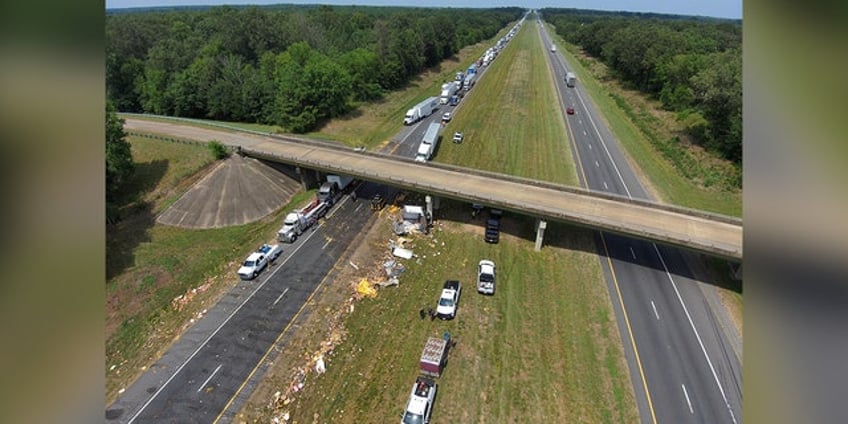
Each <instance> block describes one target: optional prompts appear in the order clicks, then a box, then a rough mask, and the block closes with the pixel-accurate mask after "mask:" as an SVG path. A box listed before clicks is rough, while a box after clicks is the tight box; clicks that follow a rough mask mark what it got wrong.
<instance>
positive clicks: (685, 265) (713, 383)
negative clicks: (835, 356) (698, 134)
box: [540, 29, 742, 423]
mask: <svg viewBox="0 0 848 424" xmlns="http://www.w3.org/2000/svg"><path fill="white" fill-rule="evenodd" d="M540 36H541V37H542V41H543V45H544V46H546V49H547V50H546V51H547V54H548V57H549V64H550V66H551V69H552V71H553V73H554V78H555V80H556V82H557V90H558V92H559V97H560V100H561V103H562V104H561V107H562V109H563V116H565V119H566V122H567V126H568V129H569V132H570V134H569V136H570V138H571V139H572V140H573V143H572V146H571V148H572V153H573V156H574V157H575V160H576V161H577V162H578V170H579V178H580V182H581V184H582V185H583V186H584V187H587V188H589V189H591V190H596V191H603V192H610V193H616V194H620V195H626V196H628V197H632V198H639V199H650V196H649V195H648V193H647V192H646V191H645V190H644V188H643V187H642V186H641V184H640V183H639V180H638V178H637V177H636V175H635V173H634V172H633V170H632V169H631V167H630V166H629V164H628V162H627V160H626V159H625V156H624V155H623V154H622V152H621V150H620V148H619V146H618V143H617V141H616V140H615V138H614V137H613V136H612V134H611V133H610V132H609V130H608V129H607V128H606V126H605V125H604V121H603V120H602V119H601V117H600V115H599V114H598V112H597V110H596V109H595V107H594V105H593V104H592V103H591V101H590V100H589V97H588V96H587V94H586V93H585V92H584V91H583V89H582V88H581V85H580V81H579V80H578V81H577V84H576V87H574V88H568V87H566V85H565V73H566V70H568V69H569V68H568V65H567V63H566V62H565V60H564V58H563V57H562V55H561V54H560V53H559V52H557V53H551V52H550V50H549V49H550V45H551V41H550V37H549V36H548V35H547V33H546V32H545V31H544V29H542V30H541V31H540ZM566 107H573V108H574V109H575V113H574V114H573V115H567V114H565V113H564V112H565V108H566ZM598 245H599V246H600V247H601V251H600V252H599V253H600V256H601V257H600V259H601V263H602V266H603V268H604V273H605V275H606V280H607V285H608V289H609V293H610V298H611V299H612V301H613V308H614V310H615V312H616V317H617V320H618V326H619V329H620V333H621V338H622V341H623V342H624V347H625V356H626V357H627V360H628V365H629V369H630V376H631V380H632V382H633V386H634V390H635V393H636V400H637V404H638V406H639V413H640V417H641V420H642V422H643V423H740V422H742V377H741V361H740V357H739V355H740V354H741V352H738V351H736V350H734V349H733V344H732V343H731V342H732V340H729V339H730V338H732V337H733V336H734V335H733V334H732V333H731V331H730V330H731V329H729V328H727V326H726V325H722V323H721V322H720V319H718V318H717V317H716V314H721V313H724V312H723V311H714V310H713V307H714V306H715V305H710V303H709V302H707V300H706V297H705V293H704V291H708V290H714V288H713V287H707V286H704V285H703V283H700V282H698V281H696V279H695V277H694V276H693V272H692V270H691V269H690V267H689V264H691V263H694V262H695V261H697V260H698V259H697V258H695V255H694V254H692V253H690V252H687V251H682V250H680V249H675V248H672V247H668V246H659V245H656V244H654V243H651V242H647V241H642V240H637V239H632V238H627V237H622V236H617V235H613V234H609V233H598ZM711 306H712V307H711ZM719 318H720V317H719Z"/></svg>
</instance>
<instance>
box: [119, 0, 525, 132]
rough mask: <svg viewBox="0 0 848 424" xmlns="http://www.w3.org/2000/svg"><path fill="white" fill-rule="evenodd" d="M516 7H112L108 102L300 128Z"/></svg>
mask: <svg viewBox="0 0 848 424" xmlns="http://www.w3.org/2000/svg"><path fill="white" fill-rule="evenodd" d="M522 12H523V11H522V9H519V8H498V9H409V8H389V7H356V6H353V7H330V6H318V7H316V6H282V7H280V6H277V7H231V6H222V7H213V8H208V9H204V10H196V9H191V10H176V11H173V10H169V11H143V12H134V13H109V14H107V16H106V91H107V98H108V99H109V100H110V101H111V102H112V103H113V104H114V105H115V108H116V109H117V110H120V111H122V112H146V113H155V114H162V115H173V116H182V117H191V118H209V119H216V120H227V121H238V122H256V123H262V124H269V125H279V126H281V127H283V128H285V129H287V130H289V131H292V132H306V131H309V130H311V129H314V128H315V127H316V125H317V124H319V123H320V122H321V121H322V120H325V119H328V118H332V117H335V116H339V115H342V114H344V113H346V112H348V111H349V110H350V109H351V107H352V106H353V105H355V104H356V103H357V102H367V101H373V100H375V99H379V98H380V97H381V96H382V95H383V94H384V93H386V92H387V91H390V90H394V89H398V88H400V87H402V86H403V85H404V84H406V83H407V82H408V81H409V80H410V79H411V78H412V77H413V76H415V75H417V74H419V73H420V72H422V71H423V70H424V69H426V68H428V67H431V66H434V65H436V64H438V63H439V62H441V61H442V60H444V59H446V58H449V57H451V56H452V55H454V54H455V53H456V52H457V51H459V49H461V48H462V47H464V46H467V45H471V44H474V43H477V42H480V41H482V40H485V39H487V38H491V37H493V36H494V35H495V34H497V32H498V31H499V30H500V29H502V28H503V27H505V26H506V25H507V24H508V23H509V22H510V21H513V20H516V19H518V18H520V16H521V14H522Z"/></svg>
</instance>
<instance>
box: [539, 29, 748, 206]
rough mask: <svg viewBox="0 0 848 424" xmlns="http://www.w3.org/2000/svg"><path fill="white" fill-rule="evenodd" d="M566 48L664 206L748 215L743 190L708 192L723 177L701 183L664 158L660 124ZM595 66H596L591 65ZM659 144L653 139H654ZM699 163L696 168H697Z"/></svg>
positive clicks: (706, 177)
mask: <svg viewBox="0 0 848 424" xmlns="http://www.w3.org/2000/svg"><path fill="white" fill-rule="evenodd" d="M548 33H549V34H555V31H554V29H553V27H551V26H550V25H548ZM554 38H555V39H556V40H557V44H558V45H559V46H560V49H559V50H560V51H561V52H562V54H563V55H564V56H565V57H566V59H568V63H569V65H570V66H571V67H572V68H573V71H574V72H575V73H576V74H577V81H578V84H580V85H582V87H583V88H584V89H585V90H586V91H587V92H588V93H589V95H590V97H591V101H592V102H593V103H594V104H595V106H597V108H598V109H599V111H600V112H601V115H602V116H603V119H604V121H605V122H606V124H607V126H608V127H609V128H610V131H612V133H613V134H614V135H615V137H616V139H617V140H618V141H619V143H621V145H622V147H623V148H624V149H625V150H626V152H627V154H628V156H629V158H630V159H631V163H634V162H635V165H636V166H637V167H638V169H639V170H640V171H641V173H642V174H643V175H645V176H646V177H647V179H648V181H647V182H648V184H649V185H650V186H651V187H653V188H654V191H655V192H656V193H657V195H659V197H660V199H659V200H660V201H663V202H667V203H671V204H676V205H680V206H686V207H690V208H694V209H700V210H706V211H713V212H718V213H722V214H726V215H731V216H741V214H742V193H741V190H721V189H717V188H715V187H706V186H705V184H704V183H706V185H710V181H715V180H717V179H721V178H723V177H722V176H718V175H712V174H711V173H712V172H714V171H711V170H710V169H709V167H706V168H705V169H706V170H705V171H703V172H702V173H701V175H700V176H699V177H698V179H697V181H696V180H693V179H689V178H686V177H684V176H683V175H682V173H681V171H680V170H678V169H677V168H675V165H674V164H673V163H672V162H671V161H670V160H668V159H667V158H665V157H663V153H662V152H660V151H659V150H658V148H657V147H656V146H655V144H659V143H658V140H659V138H661V137H663V136H661V135H658V134H656V133H654V130H653V129H652V128H651V127H652V125H654V124H655V123H652V122H650V121H651V120H652V118H653V117H650V118H649V117H648V115H649V114H646V113H642V112H639V111H634V110H633V108H631V107H629V106H628V105H627V102H626V101H624V99H623V98H622V96H623V94H622V93H621V90H620V89H617V88H614V87H613V86H612V84H611V83H610V82H608V81H599V80H598V79H599V75H598V73H597V71H592V70H591V69H590V67H592V66H594V68H595V69H596V68H598V66H597V63H595V62H594V60H593V59H583V58H582V56H581V57H580V59H578V56H580V55H581V54H580V50H579V48H578V47H577V46H574V45H572V44H569V43H565V42H562V41H561V40H560V39H559V37H556V36H555V37H554ZM590 61H591V62H590ZM652 137H653V138H654V139H655V140H653V142H652V140H651V138H652ZM697 165H698V164H697V163H695V164H694V165H693V166H697Z"/></svg>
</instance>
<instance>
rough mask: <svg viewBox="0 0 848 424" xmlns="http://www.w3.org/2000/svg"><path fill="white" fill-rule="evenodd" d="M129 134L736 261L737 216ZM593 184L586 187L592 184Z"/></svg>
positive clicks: (290, 144)
mask: <svg viewBox="0 0 848 424" xmlns="http://www.w3.org/2000/svg"><path fill="white" fill-rule="evenodd" d="M125 128H126V130H127V131H128V132H142V133H154V134H164V135H167V136H170V137H177V138H184V139H190V140H202V141H208V140H218V141H220V142H222V143H225V144H228V145H231V146H234V147H236V146H238V147H240V148H241V149H242V151H243V152H246V153H248V154H250V155H252V156H257V157H262V158H266V159H269V160H275V161H279V162H283V163H291V164H296V165H302V166H305V167H308V168H313V169H318V170H322V171H327V172H333V173H342V174H347V175H353V176H356V177H359V178H361V179H364V180H369V181H374V182H379V183H385V184H388V185H392V186H395V187H400V188H405V189H411V190H415V191H419V192H425V193H429V194H435V195H441V196H446V197H451V198H455V199H460V200H464V201H468V202H475V203H482V204H486V205H490V206H495V207H500V208H503V209H507V210H512V211H516V212H518V213H523V214H529V215H534V216H538V217H542V218H546V219H554V220H558V221H565V222H569V223H576V224H579V225H584V226H587V227H590V228H596V229H600V230H605V231H612V232H616V233H620V234H625V235H628V236H635V237H639V238H645V239H649V240H656V241H660V242H663V243H669V244H673V245H677V246H682V247H687V248H692V249H696V250H700V251H704V252H708V253H710V254H713V255H718V256H724V257H728V258H734V259H741V257H742V224H741V220H738V219H735V218H730V217H724V216H720V215H714V214H709V213H705V212H700V211H694V210H687V209H684V208H678V207H672V206H666V205H659V204H657V203H652V202H647V201H640V200H638V199H633V198H632V197H630V198H628V197H621V196H612V195H608V194H603V193H601V192H600V191H594V192H593V191H585V190H579V189H574V188H569V187H565V186H557V185H554V184H548V183H541V182H537V181H532V180H527V179H521V178H517V177H512V176H508V175H503V174H496V173H491V172H484V171H479V170H471V169H466V168H460V167H455V166H449V165H443V164H432V163H428V164H419V163H415V162H413V161H411V160H409V159H401V158H397V157H392V156H389V155H386V154H378V153H367V154H365V153H357V152H354V151H352V150H350V149H346V148H342V147H338V146H333V145H331V144H329V143H317V142H314V141H312V142H310V141H307V140H304V139H294V138H282V137H277V136H269V135H259V134H249V133H245V132H230V131H224V130H217V129H210V128H203V127H198V126H190V125H184V124H179V123H177V122H174V123H171V122H162V121H150V120H143V119H135V118H127V119H126V123H125ZM590 188H591V186H590Z"/></svg>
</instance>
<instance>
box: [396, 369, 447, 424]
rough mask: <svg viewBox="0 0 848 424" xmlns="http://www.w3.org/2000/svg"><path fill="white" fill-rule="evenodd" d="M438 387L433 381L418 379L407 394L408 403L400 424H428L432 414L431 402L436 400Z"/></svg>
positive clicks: (423, 378) (424, 378)
mask: <svg viewBox="0 0 848 424" xmlns="http://www.w3.org/2000/svg"><path fill="white" fill-rule="evenodd" d="M437 389H438V385H437V384H436V382H435V381H433V380H431V379H429V378H426V377H418V378H416V379H415V384H413V385H412V391H411V392H410V393H409V401H407V403H406V409H405V410H404V412H403V418H401V420H400V423H401V424H429V423H430V415H432V414H433V401H435V400H436V390H437Z"/></svg>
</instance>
